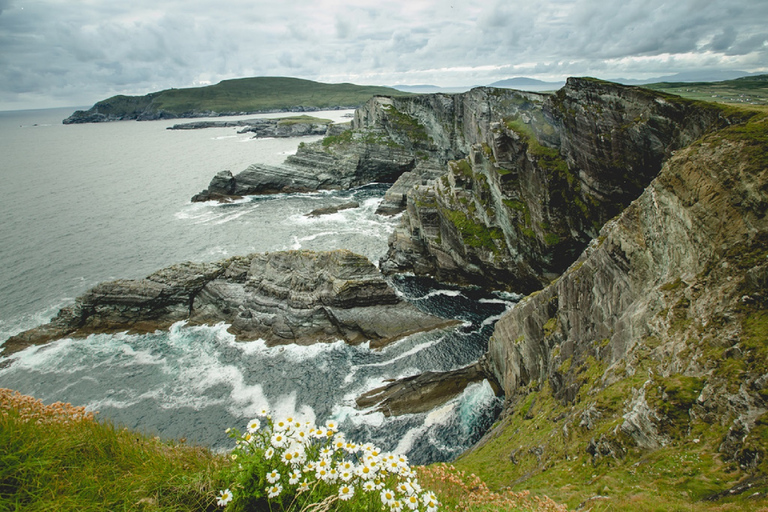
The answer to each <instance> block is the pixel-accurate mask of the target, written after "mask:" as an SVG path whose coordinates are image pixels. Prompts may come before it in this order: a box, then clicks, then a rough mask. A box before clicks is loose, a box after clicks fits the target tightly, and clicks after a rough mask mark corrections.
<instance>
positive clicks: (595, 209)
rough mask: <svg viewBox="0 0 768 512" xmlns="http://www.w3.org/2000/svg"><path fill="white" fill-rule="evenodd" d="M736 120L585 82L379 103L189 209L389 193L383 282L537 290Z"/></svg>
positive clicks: (215, 188)
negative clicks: (377, 189)
mask: <svg viewBox="0 0 768 512" xmlns="http://www.w3.org/2000/svg"><path fill="white" fill-rule="evenodd" d="M731 115H735V114H732V113H726V112H725V111H724V110H723V109H722V108H719V107H717V106H715V105H709V106H708V105H707V104H703V103H697V102H692V101H687V100H684V99H682V98H679V97H674V96H670V95H664V94H662V93H655V92H652V91H647V90H644V89H640V88H637V87H626V86H621V85H618V84H612V83H608V82H602V81H599V80H594V79H588V78H580V79H574V78H572V79H569V80H568V83H567V85H566V86H565V87H563V88H562V89H561V90H560V91H558V92H557V93H556V94H537V93H528V92H520V91H513V90H507V89H493V88H485V87H481V88H476V89H473V90H472V91H469V92H467V93H463V94H454V95H448V94H429V95H420V96H410V97H394V98H393V97H383V96H377V97H374V98H372V99H371V100H370V101H368V103H366V104H365V105H364V106H363V107H361V108H359V109H358V110H357V111H356V112H355V118H354V120H353V122H352V125H351V130H349V131H344V132H341V133H339V134H337V135H332V136H329V137H326V138H325V139H324V140H323V141H321V142H317V143H312V144H303V145H301V146H300V148H299V150H298V151H297V153H296V155H293V156H291V157H289V158H288V159H287V160H286V162H285V163H284V164H282V165H280V166H263V165H253V166H251V167H249V168H248V169H246V170H245V171H243V172H241V173H239V174H237V175H234V176H233V175H232V174H231V173H229V172H228V171H226V172H224V171H222V173H220V174H219V175H217V176H216V177H214V179H213V180H212V182H211V184H210V186H209V187H208V189H207V190H205V191H203V192H202V193H201V194H198V195H196V196H195V197H194V198H193V201H205V200H211V199H216V200H222V199H226V198H234V197H241V196H244V195H251V194H272V193H280V192H307V191H314V190H321V189H345V188H350V187H354V186H359V185H362V184H365V183H370V182H385V183H393V186H392V188H391V190H390V191H389V192H388V193H387V194H386V197H385V199H384V201H383V202H382V204H381V207H380V208H379V213H381V214H387V215H391V214H396V213H400V212H402V211H405V214H404V215H403V220H402V224H401V226H400V227H398V228H397V230H396V231H395V233H394V234H393V235H392V238H391V240H390V250H389V252H388V254H387V256H386V257H385V258H384V259H383V260H382V262H381V268H382V270H383V271H384V272H385V273H397V272H414V273H416V274H429V275H432V276H434V277H436V278H438V279H440V280H443V281H452V282H458V283H461V284H473V285H485V286H490V287H494V288H500V289H508V290H515V291H523V292H531V291H533V290H535V289H538V288H540V287H541V286H544V285H546V284H548V283H549V282H550V281H551V280H552V279H554V278H555V277H556V276H558V275H560V274H561V273H562V272H563V271H564V270H565V268H567V266H568V265H569V264H570V263H571V262H572V261H573V260H574V259H576V257H578V255H579V253H580V252H581V251H582V250H583V249H584V248H585V247H586V244H587V243H588V242H589V240H591V239H592V238H594V237H595V236H596V235H597V233H598V231H599V229H600V227H601V226H602V225H603V224H604V223H605V222H606V221H607V220H609V219H611V218H613V217H614V216H615V215H617V214H618V213H619V212H620V211H622V209H623V208H625V207H626V206H627V205H628V204H629V203H630V202H631V201H632V200H634V199H635V198H636V197H638V196H639V195H640V193H641V192H642V190H643V189H644V188H645V187H646V186H647V185H648V184H649V183H650V181H651V180H652V179H653V178H654V177H655V176H656V175H657V174H658V172H659V170H660V169H661V165H662V163H663V162H664V161H665V160H666V159H668V158H669V157H670V156H671V155H672V153H673V152H674V151H675V150H677V149H680V148H683V147H685V146H686V145H687V144H690V143H691V142H692V141H693V140H695V139H697V138H699V137H700V136H702V135H703V134H705V133H707V132H708V131H712V130H715V129H717V128H721V127H723V126H727V125H728V124H729V123H731V122H735V121H737V120H738V119H736V120H734V119H731V117H730V116H731ZM737 117H738V116H737Z"/></svg>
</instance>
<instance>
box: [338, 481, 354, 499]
mask: <svg viewBox="0 0 768 512" xmlns="http://www.w3.org/2000/svg"><path fill="white" fill-rule="evenodd" d="M353 494H355V488H354V487H352V486H351V485H342V486H341V487H339V499H340V500H342V501H347V500H348V499H350V498H351V497H352V495H353Z"/></svg>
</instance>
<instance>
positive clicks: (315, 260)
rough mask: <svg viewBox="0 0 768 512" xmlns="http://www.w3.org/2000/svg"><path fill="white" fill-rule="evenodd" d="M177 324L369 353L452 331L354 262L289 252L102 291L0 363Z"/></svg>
mask: <svg viewBox="0 0 768 512" xmlns="http://www.w3.org/2000/svg"><path fill="white" fill-rule="evenodd" d="M182 320H186V321H188V322H190V323H191V324H215V323H218V322H226V323H229V324H231V327H230V329H229V330H230V332H232V333H233V334H235V336H236V337H237V339H239V340H254V339H258V338H261V339H264V340H265V341H267V343H268V344H284V343H297V344H304V345H306V344H312V343H317V342H332V341H336V340H339V339H341V340H344V341H346V342H348V343H353V344H357V343H362V342H364V341H367V340H368V341H370V342H371V346H372V347H381V346H384V345H386V344H387V343H389V342H391V341H394V340H396V339H399V338H401V337H403V336H406V335H408V334H412V333H414V332H420V331H424V330H430V329H435V328H438V327H445V326H448V325H452V324H454V323H455V321H452V320H446V319H443V318H437V317H434V316H432V315H428V314H425V313H422V312H421V311H419V310H418V309H417V308H416V307H414V306H413V305H411V304H409V303H407V302H405V301H403V300H402V299H401V298H400V297H398V296H397V294H396V293H395V291H394V289H392V288H391V287H390V286H389V285H388V284H387V282H386V281H385V280H384V279H383V277H382V276H381V274H380V273H379V271H378V269H377V268H376V267H375V266H374V265H373V264H372V263H371V262H370V261H368V259H367V258H365V257H363V256H358V255H356V254H353V253H351V252H349V251H331V252H320V253H315V252H310V251H288V252H275V253H267V254H253V255H250V256H241V257H234V258H230V259H227V260H223V261H219V262H215V263H204V264H198V263H184V264H179V265H174V266H172V267H168V268H165V269H162V270H159V271H157V272H155V273H154V274H152V275H150V276H148V277H146V278H144V279H138V280H125V279H123V280H118V281H111V282H106V283H101V284H99V285H97V286H96V287H94V288H93V289H91V290H90V291H88V292H87V293H86V294H85V295H83V296H82V297H79V298H78V299H77V300H76V302H75V304H73V305H72V306H68V307H65V308H63V309H62V310H61V311H60V312H59V313H58V315H57V316H56V317H55V318H54V319H53V320H51V322H50V323H48V324H46V325H43V326H40V327H36V328H34V329H31V330H29V331H25V332H23V333H20V334H18V335H16V336H13V337H12V338H10V339H9V340H7V341H6V342H5V344H4V345H3V348H4V355H8V354H9V353H13V352H15V351H17V350H20V349H23V348H25V347H26V346H28V345H31V344H40V343H46V342H48V341H51V340H54V339H59V338H63V337H66V336H77V337H83V336H87V335H89V334H92V333H99V332H119V331H125V330H129V331H131V332H151V331H154V330H156V329H164V328H167V327H169V326H170V325H171V324H173V323H174V322H178V321H182Z"/></svg>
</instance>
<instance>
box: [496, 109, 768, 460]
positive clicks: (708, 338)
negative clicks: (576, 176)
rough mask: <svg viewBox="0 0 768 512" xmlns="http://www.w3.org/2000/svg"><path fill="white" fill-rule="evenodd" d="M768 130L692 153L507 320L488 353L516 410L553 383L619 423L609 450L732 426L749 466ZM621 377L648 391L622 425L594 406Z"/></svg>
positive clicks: (640, 393)
mask: <svg viewBox="0 0 768 512" xmlns="http://www.w3.org/2000/svg"><path fill="white" fill-rule="evenodd" d="M766 131H767V130H766V128H765V121H764V120H763V121H755V122H754V123H750V124H749V125H748V126H747V127H744V128H741V127H734V128H732V129H725V130H722V131H720V132H717V133H714V134H712V135H709V136H706V137H704V138H702V139H700V140H699V141H697V142H695V143H694V144H692V145H689V146H688V147H686V148H684V149H682V150H679V151H678V152H677V153H676V154H675V155H674V156H672V157H671V158H670V159H669V160H668V161H667V162H666V163H665V164H664V166H663V168H662V170H661V172H660V174H659V175H658V177H656V178H655V179H654V180H653V181H652V182H651V184H650V185H649V186H648V187H647V189H646V190H645V191H644V192H643V193H642V195H641V196H640V197H639V198H638V199H637V200H635V201H634V202H632V204H631V205H630V206H629V207H628V208H627V209H626V210H625V211H624V212H623V213H622V214H621V215H619V216H618V217H617V218H616V219H615V220H612V221H610V222H609V223H607V224H606V225H605V226H604V227H603V229H602V230H601V232H600V234H599V237H597V238H596V239H595V240H593V242H592V243H591V244H590V245H589V247H588V248H587V249H586V250H585V251H584V253H583V254H582V255H581V257H580V258H579V259H578V260H577V261H576V262H575V263H574V264H573V265H571V266H570V268H568V270H567V271H566V272H565V273H564V274H563V275H562V277H560V279H559V280H558V281H557V282H555V283H553V284H551V285H549V286H547V287H546V288H544V289H543V290H541V291H540V292H536V293H534V294H532V295H530V296H529V297H527V298H526V299H524V300H523V301H521V302H520V303H518V304H517V305H516V306H515V307H513V308H512V309H511V310H510V311H509V312H508V313H507V314H505V315H504V316H503V317H502V318H501V319H500V320H499V321H498V322H497V324H496V327H495V331H494V334H493V336H492V338H491V340H490V342H489V349H488V354H487V356H488V359H489V361H490V363H491V366H492V367H493V371H494V373H495V374H496V376H497V378H498V380H499V382H500V383H501V385H502V387H503V388H504V391H505V394H506V396H507V399H508V400H509V402H510V404H512V408H514V404H515V403H521V402H522V401H523V400H524V399H525V396H526V395H527V393H529V392H530V391H531V390H532V389H535V390H541V389H543V388H545V387H546V389H548V390H549V392H551V393H552V395H553V396H554V397H555V398H556V399H557V400H559V401H560V403H562V404H565V405H567V406H569V407H572V408H574V409H577V410H578V409H579V408H583V409H585V412H584V413H583V414H582V415H581V425H582V427H584V428H587V429H593V428H595V425H596V423H598V422H602V423H603V424H606V423H610V422H612V421H616V420H617V419H618V420H619V423H618V426H617V427H616V428H615V429H614V430H613V431H612V432H608V433H606V434H604V438H601V439H600V440H596V441H595V445H594V446H593V449H594V451H595V454H597V455H599V454H600V453H601V450H602V448H600V446H603V447H607V446H611V447H613V448H616V449H612V450H609V451H611V453H614V454H619V456H622V455H621V453H622V450H624V451H625V450H627V449H629V448H640V449H644V450H654V449H662V448H663V447H664V446H666V445H667V444H669V443H671V442H673V441H675V440H680V439H681V437H684V436H686V435H687V433H688V432H689V431H690V428H691V425H693V424H694V422H696V423H697V424H699V425H701V424H702V423H703V424H704V425H705V427H704V433H702V434H701V436H702V437H704V436H708V435H710V434H709V431H710V430H712V431H713V432H712V435H713V436H716V435H717V434H716V432H717V431H718V429H720V428H722V427H728V426H729V425H730V429H729V430H728V432H734V434H733V435H726V436H725V439H724V440H723V441H722V443H721V444H720V448H719V451H720V456H721V457H722V458H723V459H724V460H728V461H734V463H735V464H738V465H740V466H739V467H742V469H745V470H748V469H749V467H750V464H751V462H749V461H751V460H753V459H754V454H755V453H757V452H758V451H760V450H761V449H762V448H758V447H757V446H758V445H759V444H760V441H759V440H757V438H754V437H750V433H751V432H752V431H754V430H755V429H758V428H762V427H761V426H760V425H761V423H760V422H761V421H764V418H765V414H766V412H768V403H767V402H766V394H765V392H764V385H765V382H766V379H764V378H763V375H765V374H766V371H768V368H767V367H766V365H767V364H768V363H766V358H765V353H766V352H765V347H766V345H765V343H766V341H765V331H764V327H759V326H764V322H765V318H766V309H767V308H768V301H767V300H766V299H767V298H768V297H767V296H766V291H765V287H764V286H763V283H764V281H763V277H764V276H765V274H764V272H765V271H766V269H768V215H766V211H768V208H767V207H768V168H766V167H765V165H764V162H765V151H766V147H765V142H764V141H765V140H767V138H766V135H765V133H766ZM745 134H750V135H749V136H746V135H745ZM758 276H759V277H758ZM761 322H762V323H761ZM734 366H737V367H739V368H741V370H740V371H739V372H738V378H737V382H736V381H734V380H733V377H734V374H732V373H731V372H732V370H731V368H733V367H734ZM599 369H602V370H599ZM594 371H601V374H600V375H599V376H598V377H597V378H596V380H593V381H589V382H590V384H589V386H590V388H589V389H583V388H582V387H583V386H584V385H586V383H587V379H586V378H585V377H584V372H594ZM638 377H640V379H639V380H638ZM621 382H628V383H635V384H632V385H631V387H629V395H628V396H626V399H625V401H624V402H623V404H622V403H621V402H619V409H620V412H619V413H618V414H619V415H620V416H619V417H618V418H617V417H616V416H615V415H611V414H615V413H611V414H608V412H610V409H609V410H607V411H605V410H604V412H603V413H600V412H599V411H596V410H595V409H594V407H593V406H591V405H590V404H589V403H585V400H590V399H591V400H595V398H592V397H595V396H596V395H597V394H598V393H600V392H602V390H605V389H608V388H609V387H611V386H614V385H616V384H617V383H621ZM627 386H630V385H629V384H627ZM611 389H615V387H614V388H611ZM606 414H607V415H606ZM760 418H763V419H760ZM706 425H711V426H712V428H708V427H706ZM698 428H699V431H700V432H701V429H702V427H698ZM716 439H717V438H715V439H708V440H707V443H714V444H715V446H717V442H716ZM695 442H696V443H698V442H699V440H698V439H697V440H696V441H695ZM702 442H704V440H702ZM756 443H757V444H756ZM617 447H618V448H617Z"/></svg>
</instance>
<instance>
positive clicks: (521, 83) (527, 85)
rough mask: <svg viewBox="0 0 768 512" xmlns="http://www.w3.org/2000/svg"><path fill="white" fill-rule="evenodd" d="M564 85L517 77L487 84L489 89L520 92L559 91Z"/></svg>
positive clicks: (563, 83) (562, 83)
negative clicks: (495, 88)
mask: <svg viewBox="0 0 768 512" xmlns="http://www.w3.org/2000/svg"><path fill="white" fill-rule="evenodd" d="M564 85H565V82H544V81H543V80H537V79H535V78H528V77H523V76H518V77H515V78H507V79H506V80H499V81H498V82H493V83H492V84H489V87H503V88H506V89H519V90H522V91H545V90H555V89H559V88H561V87H562V86H564Z"/></svg>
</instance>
